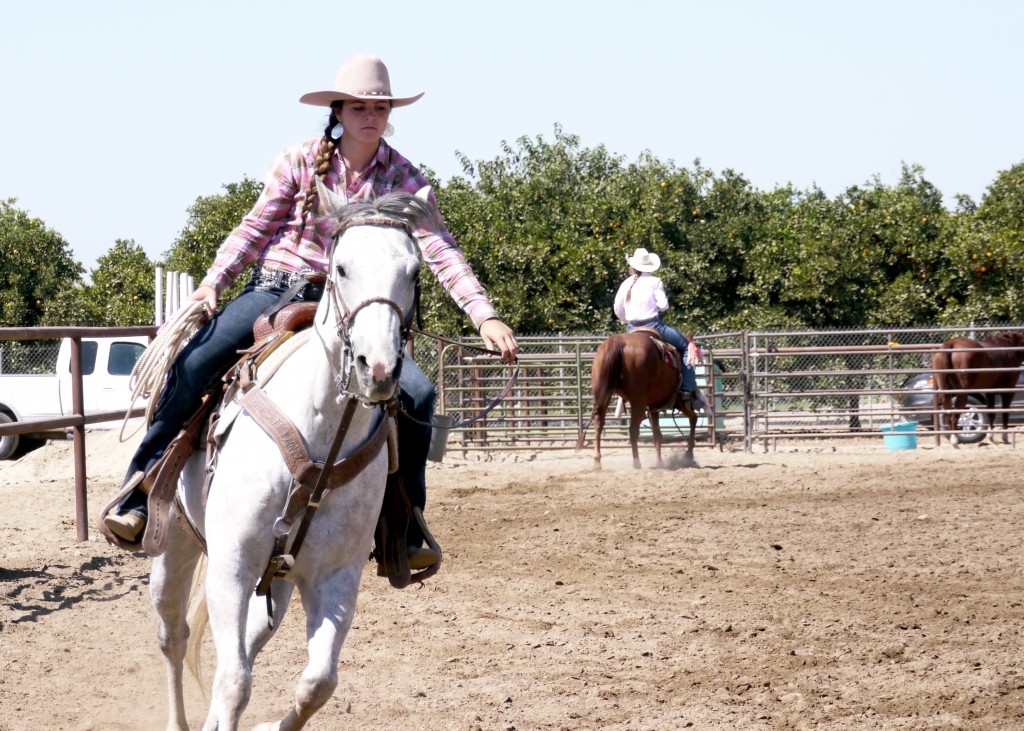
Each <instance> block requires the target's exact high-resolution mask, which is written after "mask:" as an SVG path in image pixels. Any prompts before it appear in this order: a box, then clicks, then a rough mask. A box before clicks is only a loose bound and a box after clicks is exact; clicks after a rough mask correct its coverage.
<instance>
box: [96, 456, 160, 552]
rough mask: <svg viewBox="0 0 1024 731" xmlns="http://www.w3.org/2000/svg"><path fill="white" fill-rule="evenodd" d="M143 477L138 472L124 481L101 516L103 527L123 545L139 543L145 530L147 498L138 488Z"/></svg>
mask: <svg viewBox="0 0 1024 731" xmlns="http://www.w3.org/2000/svg"><path fill="white" fill-rule="evenodd" d="M145 476H146V474H145V473H144V472H142V471H141V470H140V471H138V472H136V473H135V474H133V475H132V476H131V477H129V478H128V479H127V480H125V483H124V485H122V487H121V489H120V490H119V491H118V494H117V496H116V497H115V498H114V500H113V501H112V504H111V505H110V506H108V508H107V509H106V511H105V514H104V515H103V527H105V528H106V529H107V530H108V531H109V532H110V533H113V534H114V535H115V536H117V537H118V538H120V539H121V540H122V541H124V542H125V543H129V544H136V543H139V542H140V541H141V540H142V532H143V531H144V530H145V528H146V518H147V517H148V513H149V505H148V497H149V496H148V495H146V493H145V492H143V491H142V489H141V488H140V485H141V484H142V480H143V478H144V477H145Z"/></svg>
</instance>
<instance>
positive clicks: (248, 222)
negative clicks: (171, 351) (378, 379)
mask: <svg viewBox="0 0 1024 731" xmlns="http://www.w3.org/2000/svg"><path fill="white" fill-rule="evenodd" d="M421 96H423V94H422V93H420V94H417V95H415V96H408V97H399V96H396V95H394V94H392V93H391V82H390V78H389V75H388V70H387V67H386V66H385V65H384V63H383V62H382V61H381V60H380V59H379V58H377V57H375V56H353V57H352V58H350V59H349V60H348V61H346V62H345V65H344V66H342V68H341V69H340V70H339V71H338V74H337V78H336V82H335V86H334V88H333V89H331V90H328V91H316V92H311V93H309V94H305V95H303V96H302V97H301V98H300V99H299V101H300V102H301V103H303V104H312V105H315V106H325V107H330V110H331V111H330V115H329V117H328V121H327V125H326V127H325V129H324V134H323V136H322V137H318V138H314V139H310V140H305V141H303V142H299V143H298V144H296V145H293V146H292V147H289V148H288V149H287V150H285V151H284V152H283V153H282V154H281V155H280V156H279V157H278V158H277V160H276V161H275V162H274V164H273V166H272V167H271V169H270V171H269V173H268V174H267V177H266V180H265V183H264V188H263V192H262V194H261V195H260V197H259V199H258V200H257V201H256V204H255V205H254V206H253V208H252V210H251V211H250V212H249V213H248V215H246V216H245V218H244V219H243V220H242V222H241V224H240V225H239V226H238V227H237V228H236V229H235V230H234V231H232V232H231V234H230V235H228V237H227V239H226V240H225V241H224V243H223V244H222V245H221V247H220V249H219V250H218V251H217V255H216V258H215V260H214V262H213V266H211V267H210V269H209V270H208V271H207V273H206V277H205V278H204V279H203V281H202V283H201V285H200V286H199V288H198V289H196V291H195V293H194V294H193V295H192V297H191V300H192V301H194V302H202V303H204V304H205V306H206V308H207V310H208V312H209V313H211V314H213V313H216V314H213V317H212V319H211V320H210V321H209V323H208V324H207V325H206V326H205V327H204V328H203V329H202V330H201V331H199V332H198V333H197V334H196V335H195V336H194V337H193V338H192V339H191V340H190V341H189V343H188V345H186V346H185V348H184V349H183V350H182V351H181V353H180V354H179V355H178V357H177V359H176V360H175V362H174V365H173V366H172V368H171V370H170V373H169V374H168V377H167V382H166V385H165V387H164V389H163V391H162V393H161V394H160V400H159V403H158V405H157V408H156V410H155V412H154V416H153V419H152V423H151V425H150V427H149V431H148V432H147V433H146V435H145V437H144V438H143V440H142V443H141V444H140V446H139V448H138V450H137V451H136V453H135V455H134V456H133V457H132V460H131V462H130V463H129V466H128V471H127V474H126V475H125V482H124V486H123V487H122V490H121V495H123V497H121V499H120V500H119V502H118V504H117V506H116V508H115V509H112V510H110V511H109V512H108V513H107V514H106V516H105V517H104V518H103V523H102V525H101V531H103V532H104V534H105V535H107V537H108V539H109V540H111V541H112V542H115V543H117V544H118V545H121V546H123V547H127V548H131V549H137V548H138V547H139V544H140V541H141V539H142V535H143V531H144V529H145V526H146V520H147V517H148V510H147V496H146V494H145V493H144V492H142V490H140V489H139V485H140V484H141V483H142V479H143V477H145V475H146V474H147V473H148V472H149V471H150V470H151V469H152V468H153V466H154V465H155V464H156V463H157V461H158V460H159V459H160V457H161V455H163V454H164V452H165V451H166V450H167V447H168V446H169V444H170V442H171V440H172V439H173V438H174V437H175V436H176V435H177V434H178V433H179V431H180V430H181V429H182V427H183V425H184V424H185V422H186V421H187V420H188V419H189V417H190V416H191V415H192V414H193V413H194V412H195V410H196V408H197V407H198V406H199V403H200V401H201V399H202V397H203V394H204V393H205V392H206V391H207V390H208V389H209V388H210V387H211V386H212V385H213V384H214V383H216V381H217V380H218V379H219V378H220V377H221V376H222V375H223V374H224V373H225V371H226V370H227V369H228V368H229V367H230V366H231V365H232V364H234V363H235V361H236V360H237V357H238V351H239V350H242V349H245V348H248V347H250V346H251V345H252V344H253V332H252V329H253V323H254V322H255V321H256V319H257V317H258V316H259V315H260V313H261V312H263V310H264V309H265V308H267V307H268V306H269V305H272V304H273V303H274V302H275V301H276V300H277V299H278V298H279V297H280V296H281V295H282V294H283V293H284V292H286V291H288V290H289V288H290V287H291V286H292V285H293V284H296V283H297V282H299V281H300V280H301V279H302V277H303V276H304V275H305V274H306V273H309V272H315V273H324V272H326V270H327V267H328V264H329V262H328V258H327V257H328V254H329V250H330V244H331V241H330V237H329V235H328V234H327V233H326V232H323V231H320V230H318V227H317V226H316V224H315V221H314V220H312V218H311V217H312V214H313V211H315V208H316V202H317V188H316V180H317V179H319V180H321V181H322V182H323V183H324V184H325V185H326V186H327V187H328V188H329V189H331V190H333V191H335V193H336V194H337V196H338V197H339V198H340V199H341V200H342V201H343V202H346V203H347V202H351V201H362V200H370V199H373V198H376V197H378V196H381V195H384V194H386V193H389V192H391V191H406V192H409V193H415V192H416V191H418V190H420V189H421V188H423V187H425V186H429V181H428V180H427V179H426V178H425V177H424V176H423V174H422V173H420V171H419V170H418V169H417V168H415V167H414V166H413V165H412V163H410V162H409V161H408V160H407V159H406V158H404V157H402V155H400V154H399V153H398V152H397V151H396V150H394V149H393V148H392V147H391V146H390V145H388V143H387V142H385V141H384V139H383V137H385V136H387V135H389V134H391V133H392V132H393V131H394V130H393V128H392V127H391V124H390V123H389V121H388V120H389V117H390V115H391V110H392V109H394V108H395V107H402V106H406V105H408V104H412V103H413V102H415V101H417V100H418V99H419V98H420V97H421ZM429 201H430V203H431V204H432V205H436V202H435V201H434V196H433V193H431V194H430V195H429ZM413 234H414V237H415V239H416V243H417V244H418V245H419V249H420V253H421V254H422V256H423V258H424V260H425V261H426V263H427V264H428V265H429V266H430V268H431V270H432V271H433V272H434V274H435V275H436V276H437V277H438V279H439V280H440V282H441V284H442V286H443V287H444V288H445V290H446V291H447V292H448V293H449V294H450V295H451V296H452V298H453V299H454V300H455V302H456V303H457V304H458V305H459V307H461V308H462V310H463V311H464V312H465V313H466V314H467V315H469V317H470V318H471V319H472V321H473V324H474V325H476V326H477V327H478V328H479V330H480V335H481V337H482V338H483V341H484V344H485V346H486V347H488V348H494V349H497V350H500V351H501V354H502V357H503V358H504V359H512V358H514V357H515V354H516V352H517V351H518V349H519V346H518V344H517V342H516V338H515V335H514V333H513V332H512V330H511V329H510V328H509V327H508V326H507V325H505V324H504V323H503V322H502V321H501V320H500V319H498V315H497V313H496V312H495V310H494V307H493V306H492V305H491V302H490V300H489V299H488V297H487V293H486V292H485V291H484V288H483V287H482V286H481V284H480V282H479V281H478V280H477V278H476V276H475V275H474V274H473V271H472V269H471V268H470V266H469V263H468V262H467V261H466V259H465V257H464V256H463V254H462V251H461V250H460V249H459V247H458V245H457V244H456V243H455V240H454V239H453V238H452V235H451V233H449V231H448V229H447V227H446V226H445V225H444V222H443V221H441V220H440V217H438V222H437V223H436V224H434V225H433V226H431V227H428V228H420V229H417V230H416V231H414V232H413ZM250 264H255V267H254V271H253V274H252V278H251V279H250V280H249V283H248V284H247V285H246V286H245V289H244V290H243V291H242V294H240V295H239V296H238V297H237V298H236V299H234V300H233V301H231V302H230V303H228V304H227V305H226V306H225V307H224V308H223V309H222V310H221V311H220V312H217V299H218V297H219V295H221V294H222V293H223V292H224V290H226V289H227V288H228V287H230V286H231V285H232V284H233V283H234V282H235V280H236V279H237V278H238V277H239V276H240V275H241V274H242V272H243V271H244V270H245V269H246V267H248V266H249V265H250ZM310 295H313V296H319V295H318V293H316V294H314V293H312V292H311V291H310V288H306V289H305V290H303V291H300V292H299V294H297V295H296V299H298V300H301V299H303V298H304V297H309V296H310ZM400 387H401V393H400V395H399V398H400V400H401V401H402V404H403V407H404V410H406V411H407V412H408V413H409V414H410V415H411V416H412V417H413V418H414V419H415V420H417V421H421V422H429V421H430V415H431V413H432V411H433V407H434V399H435V397H436V392H435V391H434V387H433V384H431V382H430V380H429V379H428V378H427V377H426V376H425V375H424V373H423V371H422V370H420V368H419V367H418V366H417V365H416V363H415V362H413V361H412V359H410V358H406V360H405V364H404V367H403V368H402V370H401V376H400ZM398 437H399V442H400V443H401V445H402V447H401V449H400V450H399V472H400V473H401V474H402V477H403V480H404V483H405V487H406V490H407V492H408V494H409V499H410V502H411V503H412V505H413V507H419V508H420V509H421V510H422V508H423V506H424V504H425V502H426V484H425V473H426V457H427V451H428V448H429V444H430V427H429V426H423V425H421V424H417V423H415V422H414V421H413V420H411V419H407V418H399V420H398ZM407 539H408V540H407V542H408V545H409V563H410V567H411V568H413V569H420V568H427V567H429V566H432V565H433V564H435V563H436V562H437V561H438V560H439V558H440V556H439V555H438V554H437V552H436V551H433V550H431V549H429V548H423V547H422V546H423V539H424V537H423V535H422V534H421V531H420V528H419V526H418V525H417V523H416V521H410V524H409V533H408V536H407Z"/></svg>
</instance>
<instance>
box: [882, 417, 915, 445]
mask: <svg viewBox="0 0 1024 731" xmlns="http://www.w3.org/2000/svg"><path fill="white" fill-rule="evenodd" d="M882 438H883V439H884V440H885V446H886V448H887V449H889V450H890V451H892V452H896V451H898V450H900V449H917V422H916V421H901V422H900V423H899V424H885V425H884V426H882Z"/></svg>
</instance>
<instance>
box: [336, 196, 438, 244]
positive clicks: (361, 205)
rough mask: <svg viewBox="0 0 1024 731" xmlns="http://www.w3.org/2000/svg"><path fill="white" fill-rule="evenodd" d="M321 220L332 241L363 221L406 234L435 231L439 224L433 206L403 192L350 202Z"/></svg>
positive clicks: (436, 212)
mask: <svg viewBox="0 0 1024 731" xmlns="http://www.w3.org/2000/svg"><path fill="white" fill-rule="evenodd" d="M325 218H327V219H329V220H330V221H331V225H330V229H329V230H330V235H331V236H332V237H333V236H335V235H337V233H338V232H339V231H341V230H342V229H344V228H346V227H347V226H349V225H351V224H352V223H353V222H356V221H358V220H359V219H366V218H369V219H373V218H381V219H386V220H388V221H394V222H396V223H400V224H402V225H404V226H405V227H406V228H408V229H410V230H416V229H419V228H436V227H437V225H438V224H439V223H440V214H439V213H438V211H437V207H436V206H434V205H433V204H432V203H430V202H429V201H427V200H424V199H422V198H419V197H417V196H415V195H413V194H412V193H406V192H405V191H404V190H396V191H392V192H391V193H386V194H385V195H382V196H380V197H379V198H375V199H373V200H365V201H353V202H352V203H349V204H348V205H347V206H345V207H344V208H342V209H341V210H340V211H338V213H337V214H335V215H328V216H326V217H325Z"/></svg>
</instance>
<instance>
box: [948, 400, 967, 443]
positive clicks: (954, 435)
mask: <svg viewBox="0 0 1024 731" xmlns="http://www.w3.org/2000/svg"><path fill="white" fill-rule="evenodd" d="M945 398H946V399H948V402H947V403H949V404H950V408H949V411H947V412H946V414H947V416H946V419H947V421H948V424H947V427H946V428H947V429H949V432H950V434H949V443H950V444H952V445H953V446H954V447H956V448H957V449H959V448H960V434H959V431H960V412H961V411H963V409H964V407H965V406H966V405H967V395H966V394H960V393H958V394H956V395H955V396H949V395H947V396H946V397H945Z"/></svg>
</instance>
